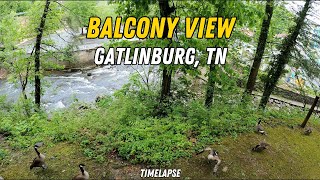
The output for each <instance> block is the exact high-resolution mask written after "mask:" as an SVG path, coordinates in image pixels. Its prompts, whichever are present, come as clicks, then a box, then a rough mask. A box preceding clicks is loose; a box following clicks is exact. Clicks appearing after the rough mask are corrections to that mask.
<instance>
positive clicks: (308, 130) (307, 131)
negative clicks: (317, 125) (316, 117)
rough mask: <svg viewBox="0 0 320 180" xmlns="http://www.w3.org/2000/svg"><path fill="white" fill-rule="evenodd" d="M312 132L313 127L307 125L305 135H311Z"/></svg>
mask: <svg viewBox="0 0 320 180" xmlns="http://www.w3.org/2000/svg"><path fill="white" fill-rule="evenodd" d="M311 133H312V128H311V127H307V128H305V130H304V135H307V136H309V135H310V134H311Z"/></svg>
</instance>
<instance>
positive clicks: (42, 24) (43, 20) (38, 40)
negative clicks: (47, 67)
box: [34, 0, 50, 109]
mask: <svg viewBox="0 0 320 180" xmlns="http://www.w3.org/2000/svg"><path fill="white" fill-rule="evenodd" d="M49 6H50V0H46V4H45V6H44V10H43V14H42V17H41V20H40V24H39V28H38V34H37V38H36V45H35V57H34V67H35V69H34V72H35V76H34V81H35V92H34V99H35V103H36V105H37V107H38V109H40V101H41V80H40V49H41V39H42V35H43V31H44V27H45V23H46V18H47V14H48V11H49Z"/></svg>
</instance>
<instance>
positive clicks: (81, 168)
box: [79, 166, 84, 175]
mask: <svg viewBox="0 0 320 180" xmlns="http://www.w3.org/2000/svg"><path fill="white" fill-rule="evenodd" d="M79 167H80V171H81V173H82V175H84V168H83V167H82V166H79Z"/></svg>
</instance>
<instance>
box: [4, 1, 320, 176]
mask: <svg viewBox="0 0 320 180" xmlns="http://www.w3.org/2000/svg"><path fill="white" fill-rule="evenodd" d="M49 2H50V3H49ZM5 3H9V2H0V5H3V4H5ZM12 3H15V2H12ZM30 3H31V2H30ZM78 3H79V4H80V5H83V6H85V7H87V6H92V7H95V8H98V7H97V6H96V5H95V4H91V3H88V4H86V3H84V2H83V3H84V4H82V2H78ZM100 3H101V2H100ZM272 3H274V4H272ZM313 3H314V2H313V1H307V2H306V4H305V5H304V7H303V8H302V10H301V12H300V13H297V14H295V13H292V12H290V11H288V10H287V9H286V8H285V6H284V4H283V2H273V1H268V2H267V3H266V2H262V1H227V2H224V3H221V2H220V1H208V0H202V1H186V2H182V1H173V2H171V1H168V0H158V1H149V0H146V1H144V0H143V1H135V0H128V1H115V2H114V3H113V4H111V5H110V6H111V7H113V8H114V7H117V13H119V14H121V15H122V16H123V17H129V16H135V17H137V18H138V17H142V16H146V15H148V16H151V15H155V16H160V17H168V16H180V17H181V18H182V17H186V16H192V17H200V16H202V17H210V16H225V17H235V16H236V17H237V18H238V22H237V24H236V27H235V30H234V32H233V34H232V37H231V38H230V39H218V40H212V39H198V38H196V37H194V38H191V39H187V38H185V35H184V34H181V33H179V31H180V29H184V28H185V24H184V23H181V24H179V25H178V29H177V32H178V33H175V35H174V38H172V39H170V38H169V39H168V38H163V39H152V40H151V39H146V40H137V41H127V40H111V41H109V42H108V43H106V44H105V48H106V49H107V48H110V47H131V48H137V47H162V48H166V47H167V48H171V47H184V48H189V47H195V48H197V50H198V51H197V52H196V58H197V59H198V60H199V61H200V62H203V61H205V60H206V59H207V57H206V56H207V53H205V52H206V48H207V47H215V46H221V47H222V46H223V47H229V48H230V51H229V56H228V60H227V63H226V64H225V65H224V66H220V65H216V66H214V65H210V66H208V65H206V63H200V64H202V65H201V66H199V67H198V68H194V67H193V66H187V65H163V64H162V65H160V66H157V67H154V66H144V67H145V68H147V69H148V70H147V72H146V73H141V72H139V71H137V72H136V73H134V74H132V76H131V78H130V81H129V82H128V83H127V84H126V85H124V86H123V87H122V88H121V89H119V90H117V91H116V92H115V93H114V94H113V95H111V96H107V95H106V96H103V97H99V98H97V101H96V103H93V104H86V103H81V102H75V103H74V104H73V105H72V106H71V107H68V108H66V109H62V110H59V111H55V112H51V113H50V114H48V112H45V111H44V110H43V108H42V107H41V96H42V95H43V93H45V90H44V89H45V87H43V85H41V84H40V83H39V81H41V80H43V79H42V78H43V68H44V67H45V66H46V65H50V63H49V62H50V61H49V60H48V56H53V54H52V53H50V51H49V50H43V51H41V50H40V49H41V48H42V47H45V46H42V45H44V44H46V45H47V46H50V47H55V46H54V44H53V43H52V42H50V41H45V40H42V38H41V37H40V36H42V35H41V33H44V34H43V36H46V35H48V34H50V33H53V32H56V31H57V30H58V29H61V28H64V27H65V26H69V27H70V28H73V29H77V28H81V29H82V28H83V26H84V24H85V23H84V22H85V21H84V20H83V19H82V20H81V19H80V18H81V17H79V16H77V15H76V14H84V15H86V16H91V15H92V14H93V15H95V12H92V11H89V10H90V9H88V8H80V9H79V8H78V7H77V5H75V4H73V2H71V1H70V2H67V3H65V4H64V3H62V4H61V3H58V2H56V1H49V0H47V1H46V2H40V1H39V2H33V3H32V4H30V7H29V9H28V8H27V10H28V11H30V12H33V11H36V12H37V13H31V14H37V16H31V17H33V18H38V19H34V20H32V19H30V21H29V22H30V23H31V24H34V26H28V27H25V28H30V27H33V28H34V29H37V30H36V31H35V32H33V30H34V29H23V28H22V27H21V28H22V29H19V28H17V27H18V25H16V24H15V23H10V22H11V21H8V18H11V20H13V21H12V22H15V21H14V18H15V16H14V14H10V15H7V16H5V17H4V18H2V17H0V20H1V21H0V25H1V26H0V29H1V31H0V33H1V36H0V42H1V44H2V45H3V46H4V49H3V50H1V51H0V58H1V67H5V68H8V69H9V73H10V76H9V77H10V78H9V79H8V80H11V81H12V82H15V83H17V84H18V87H21V94H22V98H20V99H19V100H18V101H17V102H14V103H10V102H7V100H6V97H5V95H2V96H0V111H1V112H0V113H1V117H0V142H1V144H0V167H3V168H4V169H6V170H7V171H10V168H9V167H12V163H11V162H10V159H12V157H13V155H14V154H16V153H17V152H22V155H21V156H22V157H24V158H23V159H25V161H28V160H27V158H26V157H25V156H24V155H26V154H28V150H29V149H30V148H31V147H33V145H34V144H35V143H36V142H41V141H42V142H45V144H46V147H47V149H46V150H47V152H48V153H50V148H52V149H55V153H59V152H56V150H57V149H58V150H57V151H60V154H59V155H61V154H62V155H61V156H67V157H68V153H72V154H77V153H76V152H74V151H72V150H71V149H70V147H74V148H75V149H76V148H78V149H79V151H81V155H79V154H77V156H78V158H79V159H81V160H83V161H89V160H88V159H91V160H94V161H93V162H94V163H93V162H92V161H90V163H91V164H92V165H93V164H96V163H101V164H104V165H105V164H108V163H111V162H112V161H113V158H115V157H116V158H120V159H121V161H126V162H129V163H131V164H139V165H148V166H149V165H151V166H162V167H164V166H167V167H168V166H174V165H179V163H182V164H183V162H185V161H187V162H189V163H191V166H192V163H194V164H193V165H199V164H201V167H202V166H203V168H204V169H206V168H207V167H208V169H209V168H210V167H209V166H207V165H204V164H203V163H199V161H200V160H199V158H194V157H195V154H198V153H200V152H202V151H203V149H204V148H206V147H208V146H217V147H218V150H219V151H221V152H222V154H221V155H219V157H221V159H222V163H224V161H226V163H227V167H230V170H228V174H223V175H222V177H225V178H232V177H233V178H234V177H238V178H239V177H243V178H250V177H255V178H267V177H270V176H267V175H268V174H264V175H261V176H260V175H259V174H257V173H256V171H254V170H253V169H252V167H250V165H251V164H254V165H253V166H254V168H255V169H258V170H261V169H260V167H263V168H265V167H269V168H270V169H271V170H272V172H271V173H276V172H277V173H278V172H279V171H280V170H281V168H285V169H286V170H288V168H286V164H287V165H288V164H289V163H291V162H286V164H285V163H284V162H282V161H280V160H281V158H282V159H283V158H285V157H286V156H287V155H286V154H285V155H283V154H284V153H286V152H287V150H288V149H289V150H291V149H290V146H291V145H292V144H286V145H284V146H281V143H282V144H285V143H289V142H286V141H285V140H286V139H285V138H287V139H288V141H290V142H292V143H293V144H297V145H292V146H293V147H294V148H293V149H294V150H297V151H294V152H293V151H289V156H290V157H291V155H292V156H293V158H292V161H293V164H296V162H298V161H299V158H298V157H300V156H301V158H303V156H304V155H306V154H305V152H301V149H303V148H302V147H303V145H302V144H303V143H306V144H308V145H310V146H311V147H310V148H309V149H312V150H313V147H316V146H317V144H315V137H318V136H319V132H317V131H318V130H319V129H320V126H319V114H314V115H313V116H311V118H310V119H309V121H308V125H312V126H314V127H315V131H316V132H315V133H314V134H315V135H314V137H312V135H311V136H310V137H312V138H310V139H307V138H304V137H303V138H301V137H300V136H299V137H298V134H299V133H300V130H301V129H299V128H298V126H299V124H300V123H301V122H302V120H303V119H304V118H305V116H306V114H307V109H305V110H304V109H301V108H297V107H291V106H286V107H281V108H279V107H276V106H272V105H268V106H267V102H268V99H269V97H270V94H271V93H272V92H270V90H271V91H272V90H273V89H274V87H275V86H276V85H277V83H278V85H281V84H280V82H281V78H283V76H284V75H285V72H286V71H285V67H286V66H287V65H290V66H295V67H296V68H300V69H301V71H302V72H303V73H304V75H305V76H306V81H308V82H309V84H310V87H307V86H299V89H300V90H301V91H302V90H303V89H305V91H303V92H308V91H310V89H312V92H314V94H313V95H319V94H318V93H319V92H318V89H319V87H317V86H316V85H315V84H313V82H314V80H317V79H316V78H318V77H319V72H320V71H319V70H320V67H319V63H318V62H317V58H318V54H317V52H316V51H315V49H314V48H312V47H310V46H309V45H310V43H311V44H312V43H317V42H318V41H317V40H318V35H317V34H315V33H313V32H312V33H313V35H314V36H312V37H310V35H308V32H310V31H311V30H312V28H302V27H309V26H310V27H313V28H314V27H315V26H314V24H313V22H310V20H308V18H307V17H306V14H307V12H310V14H312V13H313V12H312V5H313ZM270 4H272V8H273V9H272V11H273V15H272V18H271V16H266V14H265V13H268V12H270V11H271V9H270ZM38 7H41V8H38ZM103 7H104V6H103ZM21 8H22V7H21ZM155 8H157V10H155V11H154V9H155ZM39 9H41V11H40V10H39ZM61 9H66V10H67V12H68V14H63V13H62V10H61ZM196 9H197V10H196ZM82 11H85V13H82ZM101 11H102V10H101V9H99V10H97V13H101ZM15 12H18V10H16V11H15ZM44 14H46V15H44ZM266 17H267V20H265V18H266ZM268 18H271V19H268ZM41 19H42V20H41ZM44 19H45V20H46V21H45V22H46V23H44ZM265 21H268V22H265ZM261 25H263V27H261ZM288 25H290V26H288ZM267 26H268V27H267ZM36 27H39V28H36ZM267 28H268V29H269V33H267V34H263V36H259V33H262V32H259V31H260V29H261V30H262V31H264V30H265V29H267ZM18 30H19V31H20V30H21V31H22V30H23V31H26V30H29V31H30V32H29V31H27V32H29V34H28V36H27V35H25V37H17V36H14V35H13V34H10V32H11V31H18ZM167 30H168V29H166V31H164V36H163V37H167V35H168V31H167ZM41 31H43V32H41ZM254 31H256V33H252V32H254ZM17 34H18V33H17ZM279 34H286V37H285V38H277V37H275V36H276V35H279ZM26 37H36V41H35V42H36V43H35V45H36V47H35V52H37V53H32V54H31V55H29V56H27V57H26V56H25V54H24V53H23V49H21V48H19V47H17V45H16V44H18V43H19V42H20V41H21V40H22V39H24V38H26ZM260 41H263V42H260ZM259 42H260V43H259ZM257 43H258V44H260V45H259V46H260V48H258V49H257V51H259V53H258V55H256V56H255V60H256V59H258V60H257V61H261V62H262V63H263V65H265V66H267V68H260V69H259V71H260V72H258V75H256V77H253V79H250V80H248V82H249V81H250V83H248V85H247V86H246V87H247V89H249V91H247V90H244V89H242V88H240V87H239V86H238V82H239V80H244V81H245V80H246V79H248V77H251V76H249V72H250V68H251V62H252V59H251V57H254V53H253V52H248V51H245V50H243V49H244V48H243V46H244V45H248V44H249V45H250V44H254V45H255V44H257ZM265 43H267V44H265ZM262 44H265V45H262ZM39 48H40V49H39ZM263 48H264V50H263V51H262V49H263ZM71 49H72V48H71ZM69 50H70V49H69ZM287 50H288V51H287ZM131 53H132V52H131ZM261 53H262V54H263V56H262V55H261ZM36 54H37V55H36ZM61 54H63V55H64V56H62V57H61V58H62V59H63V58H66V57H65V55H66V54H70V57H71V58H72V55H71V54H72V53H70V52H68V53H61ZM70 57H68V58H70ZM57 58H58V59H59V58H60V57H57ZM261 58H262V60H261ZM259 59H260V60H259ZM39 60H40V61H39ZM248 62H250V63H248ZM39 63H40V64H39ZM258 64H259V63H258ZM52 66H53V67H56V68H58V67H57V65H52ZM259 66H260V64H259ZM259 66H255V67H254V68H257V67H258V68H259ZM251 72H252V71H251ZM254 73H257V72H254ZM158 74H159V75H158ZM255 79H256V80H255ZM252 80H254V81H257V82H259V83H262V84H265V86H264V88H263V90H262V91H263V92H264V93H263V98H262V102H261V103H260V106H259V101H256V100H257V99H256V98H253V96H251V92H250V91H252V90H253V89H254V88H252V87H251V86H252V84H253V86H254V84H255V83H252ZM19 84H20V85H19ZM40 85H41V89H40V90H39V88H40V87H39V86H40ZM26 86H34V88H35V91H34V92H31V93H28V92H26V91H25V87H26ZM270 87H272V88H270ZM248 92H249V93H248ZM305 94H306V93H305ZM33 95H34V96H35V100H32V98H31V96H33ZM293 100H294V99H293ZM80 107H81V108H80ZM259 120H262V123H263V124H265V125H266V126H267V128H268V130H267V132H268V136H266V137H265V136H263V137H265V138H267V139H268V140H270V141H271V142H269V143H270V144H271V150H269V151H270V152H271V153H270V154H269V155H266V156H264V154H268V151H267V152H266V153H265V152H264V154H254V155H252V154H250V153H248V151H249V152H250V150H251V148H252V147H250V146H251V145H255V144H257V143H258V142H259V141H258V139H260V137H262V136H260V135H259V136H257V135H254V134H253V133H252V132H253V131H254V127H255V125H256V124H257V122H258V121H259ZM283 131H288V134H289V135H288V136H287V134H286V133H284V132H283ZM299 135H300V134H299ZM301 136H302V135H301ZM246 137H248V140H246V139H245V138H246ZM258 137H259V138H258ZM295 137H298V138H295ZM237 138H239V139H240V140H241V142H236V143H235V144H233V142H234V141H237ZM281 138H283V139H281ZM251 140H252V141H257V142H249V141H251ZM283 141H284V142H285V143H284V142H283ZM272 143H273V144H272ZM61 146H66V147H61ZM238 146H239V147H240V148H238ZM68 147H69V148H68ZM64 148H65V149H64ZM228 148H229V149H231V150H230V152H231V153H234V154H231V156H230V154H228V152H227V151H228V150H229V149H228ZM234 149H239V151H240V152H241V153H242V154H245V153H247V154H249V156H250V157H251V155H252V157H254V158H256V159H257V161H256V162H252V159H251V161H249V160H250V158H248V157H247V156H245V157H242V156H241V155H242V154H241V153H240V154H237V153H239V152H237V151H235V150H234ZM276 152H281V153H280V155H279V154H277V153H276ZM300 152H301V154H299V153H300ZM307 152H309V151H308V150H307ZM24 153H25V154H24ZM315 153H318V152H317V151H316V152H315ZM83 155H84V157H87V158H84V157H83ZM259 155H260V156H259ZM272 155H274V156H275V157H280V160H277V159H273V161H274V164H273V165H274V166H273V165H271V164H270V163H266V164H263V162H264V161H265V160H266V158H265V157H270V156H271V157H272ZM289 156H288V157H289ZM310 156H311V155H310V154H308V158H312V157H310ZM198 157H199V156H198ZM231 157H236V158H234V159H232V158H231ZM317 157H318V155H317ZM71 158H72V159H71ZM76 158H77V157H74V156H71V157H69V159H67V160H64V161H65V162H63V163H68V160H70V161H71V160H72V162H74V161H75V159H76ZM241 158H242V159H245V160H248V161H245V162H241ZM54 159H55V157H52V158H51V160H52V161H53V160H54ZM188 159H190V161H188ZM228 161H229V162H228ZM247 162H249V163H247ZM232 163H234V164H235V165H234V166H233V165H232ZM243 163H245V165H244V169H237V168H236V167H240V165H242V164H243ZM259 163H262V165H261V166H260V165H259ZM277 163H280V164H277ZM303 164H304V163H303ZM305 165H306V166H308V167H309V166H310V167H313V164H305ZM48 166H49V169H50V164H49V162H48ZM54 166H55V167H57V166H58V165H57V164H54ZM93 166H94V165H93ZM75 167H77V165H75ZM274 167H275V168H276V167H278V169H273V168H274ZM299 167H301V166H299ZM7 168H8V169H7ZM68 168H70V165H68ZM1 169H2V168H1ZM187 169H188V168H187V167H184V170H187ZM58 170H61V171H62V169H58ZM63 170H64V171H65V169H63ZM189 170H190V169H189ZM67 171H68V172H69V169H67ZM138 171H139V170H138ZM190 171H191V170H190ZM204 171H206V170H204ZM211 171H212V168H211ZM211 171H210V170H208V172H210V173H211ZM218 171H219V170H218ZM220 171H221V170H220ZM288 171H289V170H288ZM304 171H305V172H307V170H304ZM139 172H140V171H139ZM183 172H184V171H182V174H183ZM185 172H186V174H187V176H189V177H194V178H196V177H198V178H199V177H208V178H209V177H211V176H209V175H208V174H205V175H203V176H202V175H201V174H198V172H195V173H194V174H191V173H189V171H185ZM199 172H202V171H199ZM208 172H206V173H208ZM0 173H4V174H6V173H7V174H6V175H7V176H8V178H16V177H15V176H14V175H13V174H10V173H8V172H4V171H2V170H0ZM23 173H25V171H23ZM37 173H38V174H41V173H40V172H37ZM46 173H47V174H46V175H55V173H59V172H51V171H47V172H46ZM50 173H51V174H50ZM103 173H106V174H104V175H103V176H101V177H105V176H108V172H103ZM27 174H28V173H25V174H23V175H22V176H23V177H28V176H27ZM262 174H263V173H262ZM286 174H288V173H286ZM286 174H281V175H283V176H279V177H276V176H272V177H274V178H281V177H287V178H290V177H291V176H290V177H288V176H286ZM293 174H297V173H296V172H294V173H293ZM298 175H300V176H298V177H303V176H301V174H298ZM306 175H307V176H308V175H309V176H308V177H317V176H316V175H315V174H312V173H309V174H306ZM40 176H41V175H40ZM41 177H45V176H41ZM292 177H294V176H292Z"/></svg>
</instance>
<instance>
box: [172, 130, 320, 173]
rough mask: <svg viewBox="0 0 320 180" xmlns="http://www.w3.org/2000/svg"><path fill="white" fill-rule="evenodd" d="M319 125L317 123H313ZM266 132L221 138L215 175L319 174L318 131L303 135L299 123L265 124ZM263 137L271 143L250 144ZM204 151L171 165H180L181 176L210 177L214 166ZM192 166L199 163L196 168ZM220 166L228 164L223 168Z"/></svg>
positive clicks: (215, 146) (256, 142)
mask: <svg viewBox="0 0 320 180" xmlns="http://www.w3.org/2000/svg"><path fill="white" fill-rule="evenodd" d="M315 128H316V129H317V128H319V127H318V126H316V127H315ZM266 129H267V132H268V136H262V135H258V134H255V133H249V134H244V135H241V136H239V137H238V138H236V139H234V138H231V137H227V138H223V140H222V141H221V143H220V144H214V145H213V146H212V147H213V148H215V149H217V150H218V152H219V154H220V157H221V159H222V164H221V166H220V168H219V171H218V172H219V174H218V176H217V178H222V179H225V178H227V179H230V178H250V179H252V178H255V179H257V178H259V179H279V178H280V179H302V178H303V179H316V178H318V177H320V171H319V170H318V167H319V164H320V149H319V146H320V145H319V143H318V140H319V138H320V133H319V131H314V132H313V133H312V134H311V135H310V136H305V135H303V133H302V129H301V128H299V127H297V126H296V127H294V128H293V129H292V128H289V127H286V126H285V127H284V126H279V127H275V128H271V127H267V128H266ZM262 140H266V141H267V142H268V143H269V144H270V145H271V146H270V147H268V149H267V150H266V151H264V152H262V153H254V152H252V151H251V148H252V147H253V146H255V145H256V144H258V143H259V142H260V141H262ZM206 156H207V153H202V154H200V155H195V156H193V157H192V158H191V159H180V160H179V161H178V162H177V163H176V164H175V165H174V166H173V167H180V168H181V169H182V172H183V173H182V174H183V176H184V177H190V178H192V179H193V178H199V177H201V178H204V179H209V178H212V177H213V175H212V169H213V166H212V165H210V164H208V163H207V161H206ZM194 167H200V168H199V169H197V170H196V171H195V170H194ZM223 167H228V170H227V171H226V172H222V168H223Z"/></svg>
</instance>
